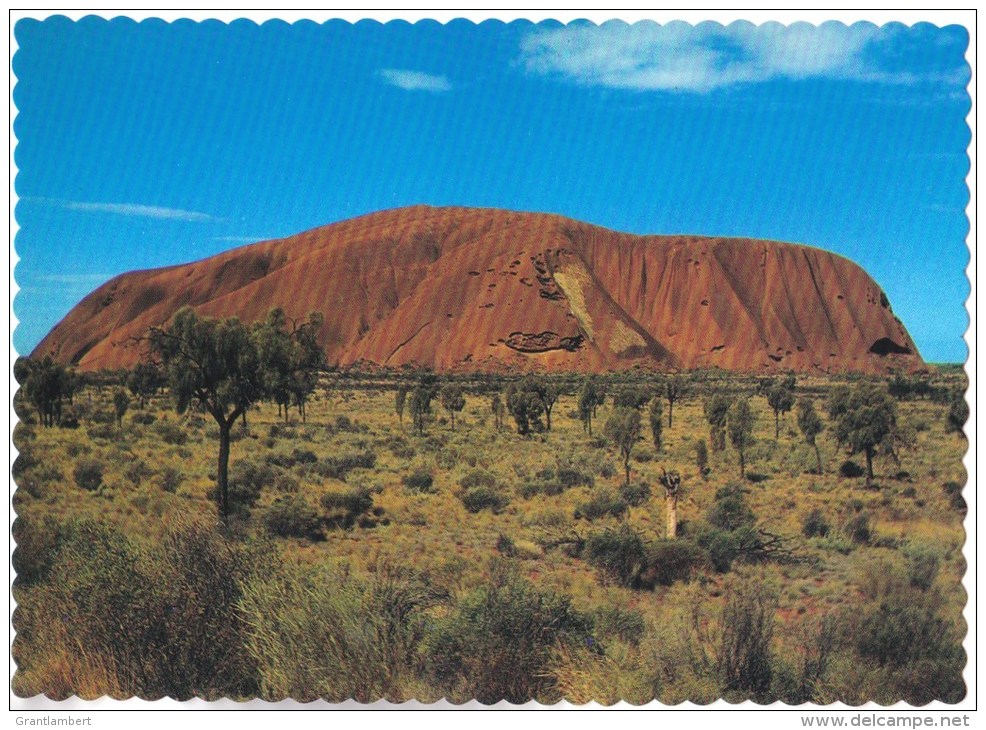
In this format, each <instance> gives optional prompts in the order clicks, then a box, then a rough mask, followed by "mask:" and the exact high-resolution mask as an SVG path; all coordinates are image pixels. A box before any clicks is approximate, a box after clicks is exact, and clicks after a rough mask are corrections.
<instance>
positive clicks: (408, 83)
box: [378, 68, 452, 94]
mask: <svg viewBox="0 0 986 730" xmlns="http://www.w3.org/2000/svg"><path fill="white" fill-rule="evenodd" d="M378 73H379V74H380V76H381V77H382V78H383V80H384V81H386V82H387V83H388V84H391V85H393V86H396V87H397V88H399V89H404V90H405V91H430V92H432V93H435V94H439V93H443V92H445V91H451V90H452V84H451V82H450V81H449V80H448V78H446V77H445V76H439V75H436V74H428V73H425V72H424V71H411V70H408V69H401V68H382V69H380V71H379V72H378Z"/></svg>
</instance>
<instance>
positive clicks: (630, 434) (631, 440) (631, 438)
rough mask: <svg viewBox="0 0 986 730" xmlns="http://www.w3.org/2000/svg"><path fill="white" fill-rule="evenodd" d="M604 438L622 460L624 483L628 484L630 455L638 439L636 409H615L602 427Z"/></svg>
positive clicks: (638, 420)
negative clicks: (624, 473) (611, 443)
mask: <svg viewBox="0 0 986 730" xmlns="http://www.w3.org/2000/svg"><path fill="white" fill-rule="evenodd" d="M603 431H604V432H605V434H606V438H608V439H609V440H610V441H612V442H613V445H614V446H616V448H617V450H618V451H619V452H620V458H622V459H623V468H624V470H625V471H626V483H627V485H629V484H630V455H631V453H633V447H634V446H635V445H636V443H637V439H639V438H640V411H638V410H637V409H636V408H615V409H614V410H613V413H612V415H611V416H610V417H609V418H608V419H607V420H606V425H605V426H604V427H603Z"/></svg>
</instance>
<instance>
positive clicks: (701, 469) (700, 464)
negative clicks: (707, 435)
mask: <svg viewBox="0 0 986 730" xmlns="http://www.w3.org/2000/svg"><path fill="white" fill-rule="evenodd" d="M695 466H696V468H698V473H699V474H700V475H701V476H702V478H703V479H704V478H705V477H707V476H708V475H709V449H708V447H707V446H706V445H705V439H699V440H698V441H696V442H695Z"/></svg>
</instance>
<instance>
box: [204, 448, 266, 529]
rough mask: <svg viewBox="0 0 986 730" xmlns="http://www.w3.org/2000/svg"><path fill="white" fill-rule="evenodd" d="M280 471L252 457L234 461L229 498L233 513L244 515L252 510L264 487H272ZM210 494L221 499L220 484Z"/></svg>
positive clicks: (214, 498) (230, 477) (212, 497)
mask: <svg viewBox="0 0 986 730" xmlns="http://www.w3.org/2000/svg"><path fill="white" fill-rule="evenodd" d="M277 475H278V472H277V471H276V470H275V469H274V468H273V467H272V466H271V465H270V464H266V463H264V462H260V461H252V460H250V459H240V460H239V461H235V462H233V465H232V467H230V470H229V484H228V486H227V488H228V499H229V511H230V513H231V514H235V513H238V514H241V515H244V514H246V513H248V512H249V511H250V508H251V507H253V506H254V505H255V504H256V503H257V500H258V499H260V493H261V492H262V491H263V489H265V488H267V487H271V486H273V484H274V480H275V479H276V478H277ZM208 496H209V498H210V499H213V500H218V499H219V486H218V485H215V486H213V487H212V488H211V489H210V490H209V492H208Z"/></svg>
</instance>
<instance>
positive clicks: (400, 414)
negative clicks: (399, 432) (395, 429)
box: [394, 383, 407, 426]
mask: <svg viewBox="0 0 986 730" xmlns="http://www.w3.org/2000/svg"><path fill="white" fill-rule="evenodd" d="M406 402H407V386H406V385H404V384H403V383H401V385H399V386H397V392H396V393H394V410H395V411H397V420H398V421H399V422H400V424H401V425H402V426H403V425H404V404H405V403H406Z"/></svg>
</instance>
